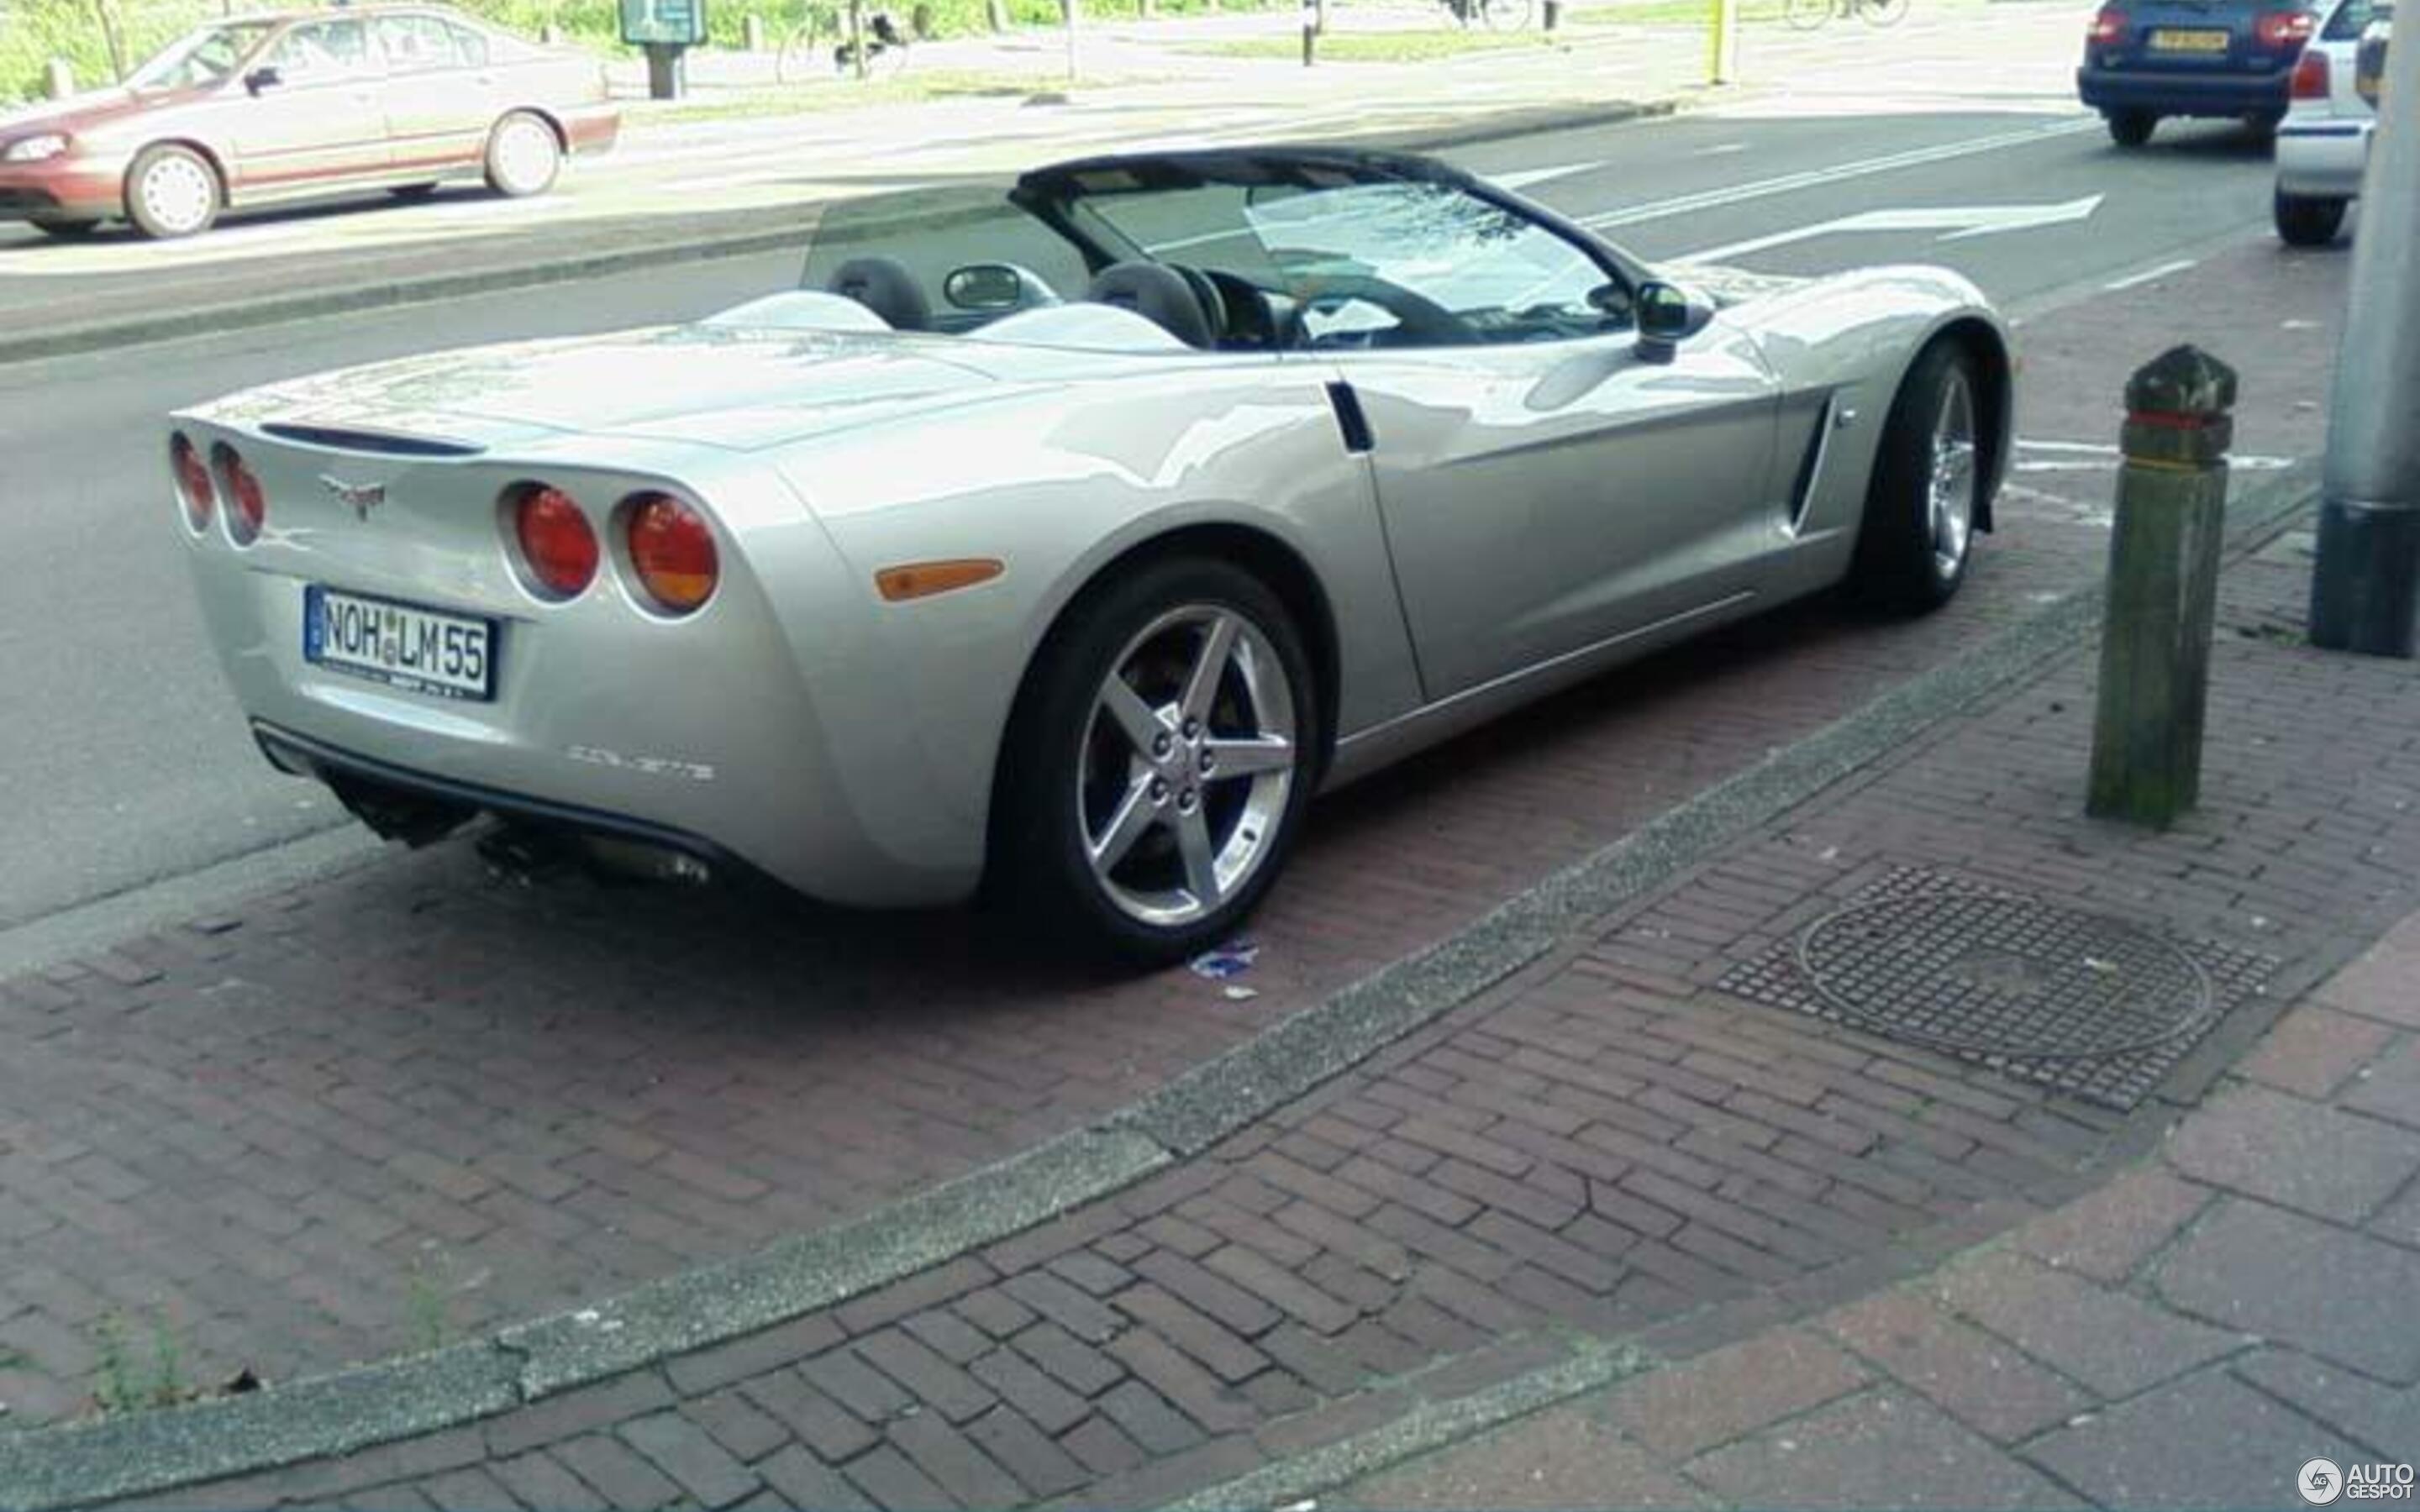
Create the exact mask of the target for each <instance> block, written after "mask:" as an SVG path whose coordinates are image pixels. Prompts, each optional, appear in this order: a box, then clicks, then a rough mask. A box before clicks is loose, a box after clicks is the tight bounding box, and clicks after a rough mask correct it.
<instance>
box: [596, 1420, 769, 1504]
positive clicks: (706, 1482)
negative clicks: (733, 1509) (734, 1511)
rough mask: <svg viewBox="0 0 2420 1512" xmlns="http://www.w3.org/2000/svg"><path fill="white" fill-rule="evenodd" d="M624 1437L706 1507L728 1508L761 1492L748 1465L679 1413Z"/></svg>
mask: <svg viewBox="0 0 2420 1512" xmlns="http://www.w3.org/2000/svg"><path fill="white" fill-rule="evenodd" d="M620 1436H621V1439H622V1442H623V1443H626V1444H628V1445H629V1446H630V1447H631V1448H633V1449H635V1450H637V1451H638V1452H639V1454H640V1456H641V1458H644V1459H645V1460H646V1461H647V1463H649V1464H651V1465H653V1466H655V1467H656V1468H657V1469H658V1470H659V1471H662V1472H663V1473H665V1474H666V1475H668V1476H670V1477H671V1478H672V1479H673V1480H674V1481H675V1482H677V1483H678V1484H679V1486H680V1488H681V1489H683V1490H685V1491H687V1492H688V1493H689V1494H690V1495H691V1496H693V1497H695V1498H696V1499H697V1500H698V1501H699V1502H700V1503H701V1504H704V1505H706V1506H711V1507H719V1506H728V1505H730V1504H733V1503H735V1502H737V1501H739V1500H741V1499H742V1498H744V1497H746V1496H749V1495H751V1494H752V1493H753V1492H754V1491H755V1489H756V1488H757V1480H756V1477H755V1476H754V1475H752V1474H750V1473H748V1467H747V1466H745V1465H743V1464H741V1463H740V1462H739V1461H738V1460H737V1459H736V1458H733V1457H732V1455H731V1452H730V1451H729V1450H727V1449H725V1448H723V1447H722V1445H721V1444H720V1443H716V1442H715V1441H714V1438H713V1436H712V1435H710V1434H708V1433H707V1432H706V1430H705V1429H704V1428H702V1427H698V1426H697V1425H696V1424H695V1423H692V1422H690V1420H689V1419H688V1418H686V1417H683V1416H681V1415H680V1414H678V1413H676V1412H658V1413H655V1414H653V1415H652V1416H648V1417H642V1418H637V1419H634V1420H632V1421H630V1422H628V1423H625V1424H623V1425H622V1427H621V1429H620Z"/></svg>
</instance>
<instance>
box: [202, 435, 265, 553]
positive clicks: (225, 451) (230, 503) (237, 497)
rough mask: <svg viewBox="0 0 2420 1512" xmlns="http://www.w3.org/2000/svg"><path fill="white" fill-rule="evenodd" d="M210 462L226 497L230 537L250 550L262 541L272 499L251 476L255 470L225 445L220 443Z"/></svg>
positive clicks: (212, 452) (233, 449)
mask: <svg viewBox="0 0 2420 1512" xmlns="http://www.w3.org/2000/svg"><path fill="white" fill-rule="evenodd" d="M210 461H211V463H212V464H213V467H214V470H215V471H217V473H218V475H219V486H220V487H221V488H222V489H224V490H225V493H226V501H227V515H226V524H227V534H228V535H230V536H232V537H233V538H234V540H235V544H236V545H238V546H250V545H251V544H252V543H253V542H255V541H256V540H258V539H260V526H261V522H262V521H264V520H266V519H267V518H268V517H269V495H268V494H266V493H264V492H262V491H261V486H260V480H259V479H258V478H256V477H254V476H253V475H252V469H251V468H250V467H247V466H246V465H245V464H244V460H243V458H242V457H240V456H238V455H236V451H235V448H234V447H232V446H229V445H228V444H227V443H226V442H225V441H221V442H219V443H218V445H216V446H214V447H212V448H211V449H210Z"/></svg>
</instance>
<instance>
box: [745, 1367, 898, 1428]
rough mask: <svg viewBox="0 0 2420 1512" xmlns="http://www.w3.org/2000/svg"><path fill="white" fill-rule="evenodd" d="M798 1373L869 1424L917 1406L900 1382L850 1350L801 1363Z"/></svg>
mask: <svg viewBox="0 0 2420 1512" xmlns="http://www.w3.org/2000/svg"><path fill="white" fill-rule="evenodd" d="M799 1375H800V1376H802V1377H804V1378H805V1379H806V1381H807V1384H809V1385H811V1386H813V1387H814V1388H815V1390H817V1391H819V1392H821V1393H822V1394H823V1395H825V1396H829V1397H830V1398H831V1399H832V1400H833V1401H835V1402H838V1403H840V1404H841V1405H842V1406H844V1407H846V1408H847V1409H848V1410H849V1411H850V1412H853V1413H855V1414H856V1415H857V1416H859V1417H861V1418H863V1419H865V1421H867V1422H869V1423H879V1422H881V1421H883V1420H884V1419H886V1418H890V1417H893V1416H896V1415H897V1414H898V1413H900V1412H905V1411H907V1409H908V1408H910V1407H912V1406H914V1405H915V1403H916V1398H915V1396H913V1395H911V1394H910V1393H909V1392H908V1391H907V1390H906V1389H905V1388H904V1387H902V1386H901V1385H900V1384H899V1383H898V1382H897V1381H893V1380H892V1379H891V1377H889V1376H887V1375H885V1374H883V1373H882V1372H881V1371H879V1370H876V1369H875V1368H874V1367H873V1366H872V1365H867V1364H866V1363H865V1362H864V1361H863V1360H861V1359H860V1358H859V1357H858V1356H857V1355H856V1353H855V1352H854V1351H852V1350H832V1351H831V1352H830V1353H829V1354H818V1355H816V1356H815V1357H814V1359H812V1360H801V1361H799ZM768 1408H769V1404H768Z"/></svg>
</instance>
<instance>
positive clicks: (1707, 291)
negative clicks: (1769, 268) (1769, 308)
mask: <svg viewBox="0 0 2420 1512" xmlns="http://www.w3.org/2000/svg"><path fill="white" fill-rule="evenodd" d="M1665 271H1666V274H1667V276H1668V277H1670V278H1671V279H1672V280H1673V281H1674V282H1676V283H1679V284H1683V285H1688V286H1689V287H1691V288H1694V289H1697V290H1699V292H1701V293H1703V294H1704V295H1705V296H1706V297H1707V298H1708V299H1710V300H1712V301H1714V303H1715V304H1716V305H1717V306H1718V307H1720V308H1723V309H1729V308H1730V306H1732V305H1734V304H1745V303H1746V302H1747V301H1750V300H1761V299H1763V298H1765V297H1767V296H1768V295H1774V294H1787V293H1789V292H1790V291H1791V290H1792V289H1795V288H1804V287H1806V286H1807V285H1808V284H1811V283H1813V282H1815V281H1814V280H1813V279H1811V278H1799V277H1795V276H1793V275H1792V274H1789V273H1760V272H1756V271H1753V270H1749V269H1745V268H1730V267H1727V266H1725V265H1723V264H1721V263H1676V264H1674V265H1672V266H1671V267H1670V268H1669V269H1668V270H1665Z"/></svg>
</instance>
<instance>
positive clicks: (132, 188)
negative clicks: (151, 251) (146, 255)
mask: <svg viewBox="0 0 2420 1512" xmlns="http://www.w3.org/2000/svg"><path fill="white" fill-rule="evenodd" d="M224 198H225V187H224V186H223V185H221V184H220V182H219V175H218V170H217V169H215V168H213V167H211V166H210V162H209V159H208V158H205V157H203V156H202V155H201V154H200V153H198V152H196V151H194V149H193V148H191V147H178V146H177V145H176V144H175V143H173V142H170V143H163V144H162V145H160V146H159V147H145V148H144V149H143V150H142V151H141V152H139V153H137V154H136V155H135V158H134V164H133V166H132V167H130V168H128V169H127V170H126V218H127V219H128V220H130V221H132V222H133V223H134V228H135V229H136V230H138V231H140V232H142V233H143V234H144V235H145V236H147V237H150V238H152V239H155V240H165V239H169V238H172V237H191V236H199V235H200V234H201V233H202V232H204V231H207V230H209V228H210V223H211V222H213V221H216V220H217V219H218V218H219V205H220V203H221V201H222V200H223V199H224Z"/></svg>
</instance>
